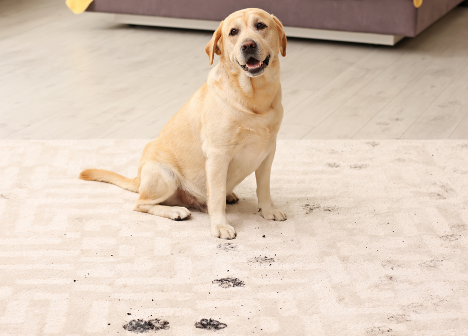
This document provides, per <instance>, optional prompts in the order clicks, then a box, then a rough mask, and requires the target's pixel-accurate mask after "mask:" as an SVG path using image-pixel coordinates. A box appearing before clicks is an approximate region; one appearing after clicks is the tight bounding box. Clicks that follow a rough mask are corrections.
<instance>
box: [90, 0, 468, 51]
mask: <svg viewBox="0 0 468 336" xmlns="http://www.w3.org/2000/svg"><path fill="white" fill-rule="evenodd" d="M461 2H463V0H424V2H423V4H422V6H421V7H419V8H416V7H415V6H414V4H413V1H412V0H288V1H271V0H248V1H247V0H236V1H225V0H94V2H93V3H92V4H91V5H90V6H89V8H88V9H87V10H88V11H95V12H106V13H112V14H117V16H116V18H119V17H120V20H118V19H117V21H120V22H127V23H135V24H138V23H141V24H152V23H151V22H153V21H151V20H149V17H156V18H165V19H166V20H159V21H157V20H156V21H154V24H155V25H162V26H173V27H177V26H178V25H177V23H176V22H179V23H180V27H182V28H191V25H194V26H193V28H197V29H213V27H215V25H210V24H208V23H209V22H213V23H215V22H219V21H221V20H222V19H224V18H225V17H226V16H228V15H229V14H230V13H232V12H234V11H236V10H239V9H243V8H249V7H258V8H262V9H264V10H266V11H267V12H269V13H272V14H275V15H276V16H278V17H279V18H280V20H281V21H282V22H283V24H284V26H286V27H287V28H290V29H289V30H288V29H287V30H286V33H287V35H289V36H299V37H312V38H313V37H314V34H310V35H311V36H307V35H308V34H307V32H308V31H309V32H315V33H317V34H318V35H320V33H322V35H323V37H322V38H325V39H326V38H327V36H328V37H329V39H340V38H333V37H334V36H338V37H339V36H340V33H341V36H345V37H346V36H348V37H349V38H344V39H342V40H352V36H356V37H359V36H361V37H365V36H366V34H367V35H368V36H370V35H375V36H379V35H381V36H392V37H394V39H393V42H394V43H396V42H397V41H398V40H399V39H400V38H401V37H415V36H417V35H418V34H419V33H421V32H422V31H423V30H424V29H426V28H427V27H429V26H430V25H431V24H433V23H434V22H435V21H437V20H438V19H440V18H441V17H442V16H444V15H445V14H447V13H448V12H449V11H450V10H452V9H453V8H454V7H456V6H457V5H459V4H460V3H461ZM125 18H126V19H125ZM139 18H144V19H143V20H141V22H138V21H139V20H138V19H139ZM169 19H174V20H178V21H171V20H169ZM131 21H134V22H131ZM197 21H199V22H206V24H205V25H204V24H199V25H197V24H196V23H197ZM158 22H159V24H158ZM164 22H169V23H170V22H174V24H164ZM327 32H328V34H327ZM330 32H334V33H335V35H333V34H331V33H330ZM347 33H348V35H346V34H347ZM349 34H354V35H349ZM317 38H321V37H320V36H318V37H317ZM356 39H357V42H369V43H375V42H372V39H371V40H370V41H359V38H356ZM388 41H390V40H388ZM376 43H378V42H376ZM394 43H383V44H394Z"/></svg>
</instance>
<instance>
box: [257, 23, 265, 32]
mask: <svg viewBox="0 0 468 336" xmlns="http://www.w3.org/2000/svg"><path fill="white" fill-rule="evenodd" d="M266 27H267V26H266V24H264V23H261V22H259V23H257V29H258V30H262V29H265V28H266Z"/></svg>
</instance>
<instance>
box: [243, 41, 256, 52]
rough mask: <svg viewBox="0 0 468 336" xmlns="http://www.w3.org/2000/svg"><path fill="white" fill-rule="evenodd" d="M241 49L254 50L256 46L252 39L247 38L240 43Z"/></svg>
mask: <svg viewBox="0 0 468 336" xmlns="http://www.w3.org/2000/svg"><path fill="white" fill-rule="evenodd" d="M241 48H242V51H250V50H255V48H257V44H256V43H255V42H254V41H252V40H249V41H245V42H244V43H242V46H241Z"/></svg>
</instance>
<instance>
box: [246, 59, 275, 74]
mask: <svg viewBox="0 0 468 336" xmlns="http://www.w3.org/2000/svg"><path fill="white" fill-rule="evenodd" d="M268 63H270V55H268V56H267V58H265V60H263V61H259V60H257V59H255V58H253V57H250V58H249V59H248V61H247V63H245V64H244V65H241V64H239V65H240V66H241V67H242V69H244V70H245V71H247V72H249V73H251V74H252V75H256V74H259V73H260V72H262V71H263V69H265V68H266V67H267V66H268Z"/></svg>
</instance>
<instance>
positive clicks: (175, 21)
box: [107, 14, 403, 46]
mask: <svg viewBox="0 0 468 336" xmlns="http://www.w3.org/2000/svg"><path fill="white" fill-rule="evenodd" d="M107 15H109V16H111V17H113V20H114V21H115V22H119V23H125V24H134V25H143V26H158V27H171V28H186V29H200V30H210V31H214V30H216V28H218V25H219V21H211V20H193V19H180V18H170V17H161V16H147V15H130V14H107ZM284 30H285V32H286V35H287V36H288V37H301V38H309V39H319V40H332V41H344V42H358V43H369V44H381V45H390V46H393V45H395V44H396V43H398V41H400V40H401V39H402V38H403V36H395V35H384V34H371V33H355V32H346V31H337V30H324V29H311V28H298V27H284Z"/></svg>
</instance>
